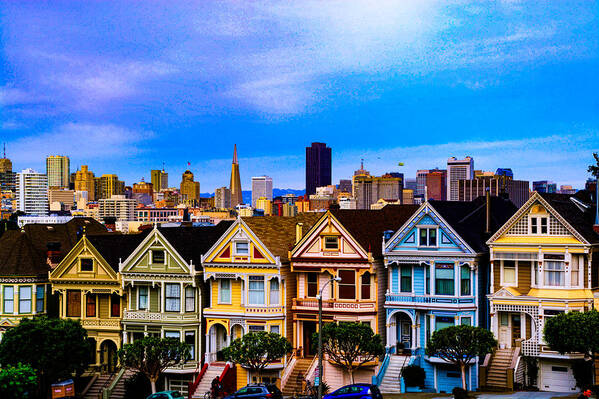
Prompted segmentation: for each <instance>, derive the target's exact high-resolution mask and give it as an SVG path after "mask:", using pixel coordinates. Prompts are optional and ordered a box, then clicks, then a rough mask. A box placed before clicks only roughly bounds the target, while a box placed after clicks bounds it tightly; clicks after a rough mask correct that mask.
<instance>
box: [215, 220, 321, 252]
mask: <svg viewBox="0 0 599 399" xmlns="http://www.w3.org/2000/svg"><path fill="white" fill-rule="evenodd" d="M323 214H324V213H323V212H302V213H299V214H297V215H296V216H252V217H244V218H242V219H243V221H244V223H245V224H246V225H247V226H248V227H249V228H250V229H251V230H252V231H253V232H254V234H256V236H257V237H258V238H259V239H260V241H262V243H263V244H264V245H265V246H266V248H267V249H268V250H269V251H270V252H271V253H272V254H273V255H274V256H278V257H279V258H280V260H281V262H283V261H287V260H288V259H289V251H290V250H291V248H293V246H294V244H295V238H296V237H295V229H296V225H297V224H298V223H302V237H303V236H305V235H306V233H307V232H308V231H310V229H311V228H312V227H313V226H314V225H315V224H316V222H318V220H319V219H320V218H321V217H322V215H323ZM221 223H222V222H221Z"/></svg>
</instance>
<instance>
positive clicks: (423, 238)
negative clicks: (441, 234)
mask: <svg viewBox="0 0 599 399" xmlns="http://www.w3.org/2000/svg"><path fill="white" fill-rule="evenodd" d="M418 230H419V237H420V238H419V241H418V245H419V246H421V247H436V246H437V229H435V228H423V227H421V228H419V229H418Z"/></svg>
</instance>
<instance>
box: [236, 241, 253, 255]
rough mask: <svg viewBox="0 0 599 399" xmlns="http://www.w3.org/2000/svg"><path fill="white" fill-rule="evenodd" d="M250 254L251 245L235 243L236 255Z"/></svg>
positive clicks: (243, 242)
mask: <svg viewBox="0 0 599 399" xmlns="http://www.w3.org/2000/svg"><path fill="white" fill-rule="evenodd" d="M249 253H250V243H249V242H247V241H238V242H236V243H235V255H247V254H249Z"/></svg>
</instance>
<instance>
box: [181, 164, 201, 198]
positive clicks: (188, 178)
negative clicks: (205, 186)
mask: <svg viewBox="0 0 599 399" xmlns="http://www.w3.org/2000/svg"><path fill="white" fill-rule="evenodd" d="M181 195H182V197H183V202H185V203H187V204H189V205H194V204H196V203H197V202H198V201H199V200H200V182H199V181H194V180H193V173H191V171H190V170H186V171H185V172H183V175H182V176H181Z"/></svg>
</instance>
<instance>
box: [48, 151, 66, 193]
mask: <svg viewBox="0 0 599 399" xmlns="http://www.w3.org/2000/svg"><path fill="white" fill-rule="evenodd" d="M46 175H47V176H48V187H50V188H67V189H68V188H69V180H70V177H71V176H70V175H71V172H70V160H69V157H66V156H62V155H50V156H49V157H47V158H46Z"/></svg>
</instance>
